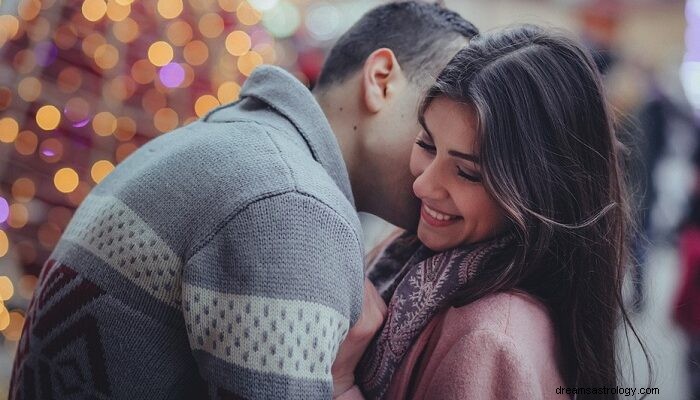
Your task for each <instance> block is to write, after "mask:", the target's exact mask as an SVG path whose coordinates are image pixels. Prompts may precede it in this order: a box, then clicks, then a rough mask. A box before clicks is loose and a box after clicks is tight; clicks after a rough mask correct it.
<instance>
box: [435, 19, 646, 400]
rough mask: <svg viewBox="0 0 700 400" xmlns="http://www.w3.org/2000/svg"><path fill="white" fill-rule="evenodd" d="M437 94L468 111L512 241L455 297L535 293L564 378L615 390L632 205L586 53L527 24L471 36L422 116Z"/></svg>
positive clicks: (488, 181)
mask: <svg viewBox="0 0 700 400" xmlns="http://www.w3.org/2000/svg"><path fill="white" fill-rule="evenodd" d="M441 96H444V97H446V98H449V99H451V100H454V101H457V102H461V103H465V104H469V105H471V106H473V107H474V108H475V109H476V111H477V115H478V139H477V140H478V143H479V149H480V153H479V156H480V158H481V171H482V176H483V177H484V179H483V182H484V185H485V188H486V189H487V191H488V192H489V193H490V194H491V196H492V197H493V198H494V199H495V201H496V202H497V203H498V204H499V205H500V207H501V208H502V209H503V210H504V212H505V213H506V215H507V217H508V219H509V220H510V222H511V223H512V229H513V231H514V233H515V237H516V238H517V244H516V245H515V246H514V248H513V250H512V252H511V253H510V254H507V255H503V258H502V259H501V260H499V262H498V263H497V264H492V268H487V269H486V270H485V271H484V273H483V274H482V275H481V277H480V278H479V279H477V280H476V281H475V282H474V283H473V284H472V285H471V287H469V288H467V289H466V290H464V291H463V292H461V293H460V295H459V296H458V297H457V298H456V300H455V305H456V306H459V305H463V304H467V303H469V302H472V301H474V300H476V299H478V298H481V297H483V296H485V295H488V294H490V293H494V292H497V291H503V290H513V289H520V290H524V291H526V292H528V293H530V294H532V295H534V296H536V297H538V298H539V299H541V300H542V301H543V302H544V303H545V304H546V305H547V306H548V308H549V309H550V312H551V315H552V319H553V321H554V325H555V329H556V331H557V337H558V340H559V349H560V353H561V354H562V355H563V356H562V360H561V363H562V365H561V367H562V371H563V373H564V378H565V380H566V384H567V385H569V386H571V387H573V386H576V387H590V388H594V387H595V388H598V387H603V386H605V387H608V388H612V387H617V383H618V381H617V368H618V367H617V364H616V345H615V331H616V328H617V327H618V326H619V323H620V322H621V321H624V323H625V324H627V325H625V326H626V327H627V326H629V327H631V324H630V321H629V318H628V315H627V313H626V311H625V308H624V305H623V301H622V285H623V278H624V271H625V266H626V264H627V262H628V241H629V237H630V234H629V233H630V232H629V231H630V226H631V218H630V215H631V213H630V209H629V205H628V201H627V196H626V191H625V184H624V179H623V177H622V172H621V156H620V152H621V150H622V147H623V146H622V145H621V144H620V142H619V141H618V140H617V139H616V137H615V133H614V129H613V123H612V120H611V116H610V112H609V110H608V107H607V105H606V101H605V96H604V93H603V87H602V83H601V78H600V76H599V73H598V71H597V69H596V66H595V63H594V61H593V60H592V58H591V56H590V54H589V53H588V52H587V51H585V50H584V49H582V47H581V46H580V45H579V44H577V43H576V42H575V41H574V40H572V39H570V38H568V37H566V36H565V35H562V34H558V33H554V32H552V31H548V30H544V29H542V28H539V27H536V26H532V25H525V26H521V27H517V28H512V29H508V30H504V31H499V32H497V33H494V34H490V35H483V36H477V37H476V38H474V39H472V40H471V42H470V44H469V46H468V47H466V48H465V49H463V50H461V51H460V52H459V53H458V54H457V55H456V56H455V58H454V59H453V60H452V61H451V62H450V63H449V65H448V66H447V67H446V69H445V70H444V71H443V72H442V73H441V74H440V76H439V77H438V79H437V82H436V84H435V85H434V86H433V87H432V88H431V90H430V91H429V92H428V95H427V96H426V99H425V101H424V102H423V105H422V107H421V114H423V113H424V112H425V110H426V109H427V107H428V106H429V105H430V104H431V102H432V100H433V99H435V98H437V97H441ZM632 331H633V332H634V335H635V336H636V337H637V339H638V340H639V336H638V335H637V333H636V331H635V330H634V328H632ZM640 343H641V342H640ZM642 348H643V349H644V352H645V354H646V349H645V348H644V346H643V345H642ZM647 361H648V357H647ZM616 397H617V396H616V395H612V394H610V395H602V396H601V395H595V396H592V397H591V396H590V395H585V394H584V395H579V396H578V399H586V398H596V399H613V398H616Z"/></svg>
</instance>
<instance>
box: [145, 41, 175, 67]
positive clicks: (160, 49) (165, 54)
mask: <svg viewBox="0 0 700 400" xmlns="http://www.w3.org/2000/svg"><path fill="white" fill-rule="evenodd" d="M148 59H149V60H150V61H151V63H152V64H153V65H155V66H156V67H162V66H164V65H166V64H168V63H169V62H170V61H172V59H173V48H172V47H171V46H170V45H169V44H168V43H167V42H164V41H158V42H155V43H153V44H152V45H151V46H150V47H149V48H148Z"/></svg>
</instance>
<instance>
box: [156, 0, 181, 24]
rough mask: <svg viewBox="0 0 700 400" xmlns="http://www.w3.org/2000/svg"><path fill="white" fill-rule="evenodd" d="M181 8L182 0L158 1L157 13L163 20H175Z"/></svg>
mask: <svg viewBox="0 0 700 400" xmlns="http://www.w3.org/2000/svg"><path fill="white" fill-rule="evenodd" d="M182 8H183V5H182V0H158V13H159V14H160V15H161V16H162V17H163V18H167V19H173V18H177V16H178V15H180V13H181V12H182Z"/></svg>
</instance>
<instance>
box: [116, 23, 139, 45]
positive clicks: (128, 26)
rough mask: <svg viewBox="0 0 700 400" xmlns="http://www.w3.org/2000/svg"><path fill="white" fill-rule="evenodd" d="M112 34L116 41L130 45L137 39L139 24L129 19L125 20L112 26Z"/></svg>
mask: <svg viewBox="0 0 700 400" xmlns="http://www.w3.org/2000/svg"><path fill="white" fill-rule="evenodd" d="M112 33H114V37H116V38H117V40H118V41H120V42H122V43H131V42H133V41H134V40H136V38H137V37H139V24H137V23H136V21H134V20H133V19H131V18H125V19H124V20H123V21H119V22H117V23H115V24H114V25H112Z"/></svg>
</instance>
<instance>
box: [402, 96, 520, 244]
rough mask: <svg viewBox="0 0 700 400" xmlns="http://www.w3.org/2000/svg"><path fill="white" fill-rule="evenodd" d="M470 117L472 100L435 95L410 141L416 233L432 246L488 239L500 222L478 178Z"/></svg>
mask: <svg viewBox="0 0 700 400" xmlns="http://www.w3.org/2000/svg"><path fill="white" fill-rule="evenodd" d="M476 121H477V120H476V112H475V110H474V108H473V107H472V106H469V105H465V104H460V103H457V102H454V101H452V100H449V99H447V98H444V97H438V98H436V99H434V100H433V101H432V103H431V104H430V105H429V106H428V109H427V110H426V111H425V115H424V121H423V122H424V123H423V125H424V126H423V130H422V131H421V133H419V134H418V138H417V139H416V144H415V145H414V146H413V150H412V153H411V173H412V174H413V176H415V177H416V180H415V181H414V182H413V191H414V193H415V194H416V196H417V197H418V198H419V199H420V200H421V202H422V205H421V211H420V214H421V216H420V222H419V224H418V238H419V239H420V240H421V242H423V244H425V245H426V246H427V247H429V248H430V249H432V250H435V251H442V250H447V249H451V248H454V247H457V246H460V245H463V244H468V243H475V242H479V241H482V240H485V239H489V238H491V237H493V236H495V235H497V234H499V233H501V232H502V231H503V230H504V229H505V227H506V221H507V220H506V217H505V214H504V213H503V211H502V210H501V208H500V207H499V206H498V205H497V204H496V202H495V201H494V200H493V198H491V196H490V195H489V194H488V193H487V192H486V189H485V188H484V185H483V184H482V183H481V168H480V165H479V154H478V146H477V143H476V127H477V124H476Z"/></svg>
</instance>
